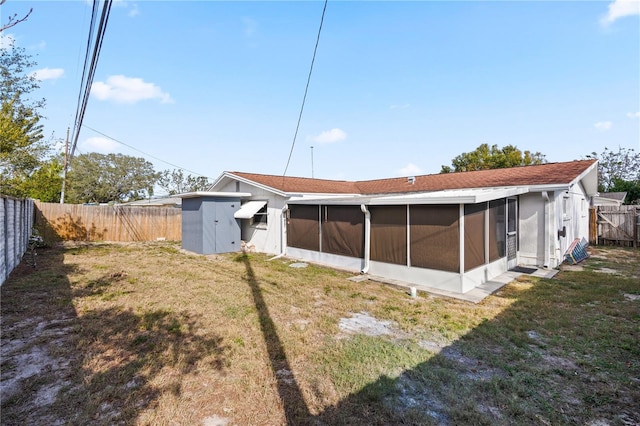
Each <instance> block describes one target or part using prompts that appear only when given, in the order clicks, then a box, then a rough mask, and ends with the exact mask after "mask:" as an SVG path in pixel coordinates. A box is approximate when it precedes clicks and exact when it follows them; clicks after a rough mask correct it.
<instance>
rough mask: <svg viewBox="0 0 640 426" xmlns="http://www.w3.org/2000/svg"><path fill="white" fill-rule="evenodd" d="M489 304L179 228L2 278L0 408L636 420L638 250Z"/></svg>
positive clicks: (81, 251)
mask: <svg viewBox="0 0 640 426" xmlns="http://www.w3.org/2000/svg"><path fill="white" fill-rule="evenodd" d="M590 250H591V257H590V258H589V259H588V260H586V261H585V262H583V263H582V264H581V266H582V269H583V270H578V271H569V270H563V271H561V272H560V273H559V274H558V275H556V277H555V278H554V279H552V280H544V279H537V278H532V277H528V276H523V277H522V278H520V279H518V280H517V281H515V282H513V283H511V284H509V285H507V286H505V287H503V288H502V289H501V290H500V291H499V292H498V293H496V294H494V295H492V296H490V297H488V298H486V299H485V300H484V301H483V302H482V303H480V304H471V303H468V302H462V301H457V300H451V299H446V298H440V297H430V296H427V295H421V297H419V298H417V299H412V298H411V297H409V296H408V295H407V294H406V293H405V292H403V291H401V290H398V289H395V288H391V287H388V286H384V285H381V284H377V283H374V282H366V281H365V282H360V283H355V282H352V281H348V280H347V278H348V277H349V276H350V275H349V274H347V273H344V272H340V271H336V270H332V269H328V268H321V267H317V266H313V265H309V266H308V267H306V268H292V267H290V266H289V265H290V264H291V263H292V262H293V261H292V260H289V259H282V258H281V259H276V260H272V261H269V260H268V257H267V256H264V255H260V254H247V255H241V254H229V255H216V256H200V255H194V254H189V253H185V252H183V251H181V250H180V246H179V244H176V243H170V242H158V243H136V244H108V243H95V244H66V245H64V246H57V247H52V248H46V249H41V250H40V251H39V255H38V265H37V267H36V268H32V267H30V266H29V265H28V264H26V263H25V262H23V264H21V265H20V266H19V267H18V268H17V269H16V270H15V271H14V272H13V274H12V275H11V276H10V277H9V279H8V280H7V281H6V282H5V283H4V284H3V285H2V287H0V297H1V329H2V344H1V349H2V358H1V362H2V363H1V366H0V367H1V389H0V390H1V396H2V407H1V410H2V411H1V423H2V424H3V425H22V424H25V425H27V424H28V425H36V424H37V425H55V424H70V425H88V424H90V425H114V424H122V425H130V424H136V425H137V424H140V425H205V426H214V425H215V426H223V425H280V424H289V425H299V424H302V425H304V424H311V425H323V424H324V425H334V424H352V425H353V424H362V425H375V424H379V425H388V424H420V425H424V424H426V425H429V424H445V425H448V424H450V425H461V424H473V425H481V424H487V425H496V424H498V425H500V424H504V425H512V424H523V425H530V424H549V425H558V424H580V425H585V424H586V425H592V426H596V425H598V426H601V425H631V424H640V403H639V401H640V343H639V342H640V250H637V249H621V248H605V247H597V248H591V249H590Z"/></svg>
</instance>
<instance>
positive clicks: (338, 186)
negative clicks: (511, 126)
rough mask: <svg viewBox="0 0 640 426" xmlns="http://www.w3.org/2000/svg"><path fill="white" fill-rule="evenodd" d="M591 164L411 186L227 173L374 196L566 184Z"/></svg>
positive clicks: (476, 174)
mask: <svg viewBox="0 0 640 426" xmlns="http://www.w3.org/2000/svg"><path fill="white" fill-rule="evenodd" d="M595 161H596V160H578V161H571V162H565V163H547V164H540V165H535V166H521V167H511V168H507V169H492V170H478V171H472V172H458V173H442V174H434V175H422V176H416V177H415V181H414V183H413V184H412V183H410V182H409V181H408V179H407V178H406V177H402V178H391V179H377V180H367V181H357V182H349V181H344V180H328V179H312V178H300V177H290V176H284V177H283V176H274V175H261V174H256V173H243V172H230V173H231V174H233V175H236V176H238V177H242V178H245V179H248V180H251V181H253V182H256V183H259V184H262V185H265V186H268V187H270V188H273V189H276V190H279V191H282V192H288V193H316V194H318V193H319V194H361V195H374V194H401V193H410V192H425V191H441V190H445V189H467V188H491V187H505V186H530V185H562V184H569V183H571V182H572V181H573V180H574V179H575V178H577V177H578V176H580V174H581V173H583V172H584V171H585V170H587V169H588V168H589V167H590V166H591V165H592V164H593V163H595Z"/></svg>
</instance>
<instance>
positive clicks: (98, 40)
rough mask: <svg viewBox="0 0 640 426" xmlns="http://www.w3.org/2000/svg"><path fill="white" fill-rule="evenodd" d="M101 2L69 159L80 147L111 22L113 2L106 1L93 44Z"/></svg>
mask: <svg viewBox="0 0 640 426" xmlns="http://www.w3.org/2000/svg"><path fill="white" fill-rule="evenodd" d="M99 3H100V1H99V0H93V9H92V13H91V23H90V28H89V36H88V38H87V50H86V53H85V60H84V67H83V70H82V81H81V82H80V92H79V94H78V105H77V107H76V118H75V121H74V123H73V137H72V140H73V143H72V145H71V154H70V156H69V157H73V154H74V153H75V150H76V146H77V145H78V137H79V136H80V129H81V127H82V121H83V120H84V114H85V111H86V109H87V103H88V101H89V94H90V93H91V85H92V83H93V77H94V76H95V72H96V68H97V66H98V58H99V57H100V49H101V48H102V41H103V40H104V34H105V31H106V29H107V23H108V22H109V13H110V11H111V4H112V0H104V2H103V4H102V14H101V15H100V22H99V24H98V28H97V30H98V31H97V34H96V37H95V42H94V43H93V44H92V36H93V32H94V28H95V26H96V17H97V13H98V5H99ZM92 46H93V52H92V53H91V59H89V52H90V51H91V47H92Z"/></svg>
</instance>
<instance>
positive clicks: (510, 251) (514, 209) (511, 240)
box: [507, 198, 518, 269]
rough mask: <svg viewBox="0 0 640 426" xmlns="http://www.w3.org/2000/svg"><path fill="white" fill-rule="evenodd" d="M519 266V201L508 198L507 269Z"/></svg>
mask: <svg viewBox="0 0 640 426" xmlns="http://www.w3.org/2000/svg"><path fill="white" fill-rule="evenodd" d="M516 266H518V200H517V199H516V198H507V269H512V268H515V267H516Z"/></svg>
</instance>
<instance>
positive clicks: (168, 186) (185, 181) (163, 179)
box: [158, 169, 210, 195]
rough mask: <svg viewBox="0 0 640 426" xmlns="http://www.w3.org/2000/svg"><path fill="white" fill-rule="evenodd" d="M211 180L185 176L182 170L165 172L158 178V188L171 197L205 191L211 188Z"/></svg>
mask: <svg viewBox="0 0 640 426" xmlns="http://www.w3.org/2000/svg"><path fill="white" fill-rule="evenodd" d="M209 185H210V184H209V179H208V178H207V177H205V176H192V175H187V176H184V173H182V170H180V169H174V170H171V171H169V170H165V171H164V172H162V173H161V174H160V177H159V178H158V186H159V187H161V188H162V189H165V190H166V191H167V192H168V193H169V195H175V194H183V193H185V192H195V191H205V190H207V188H209Z"/></svg>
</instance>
